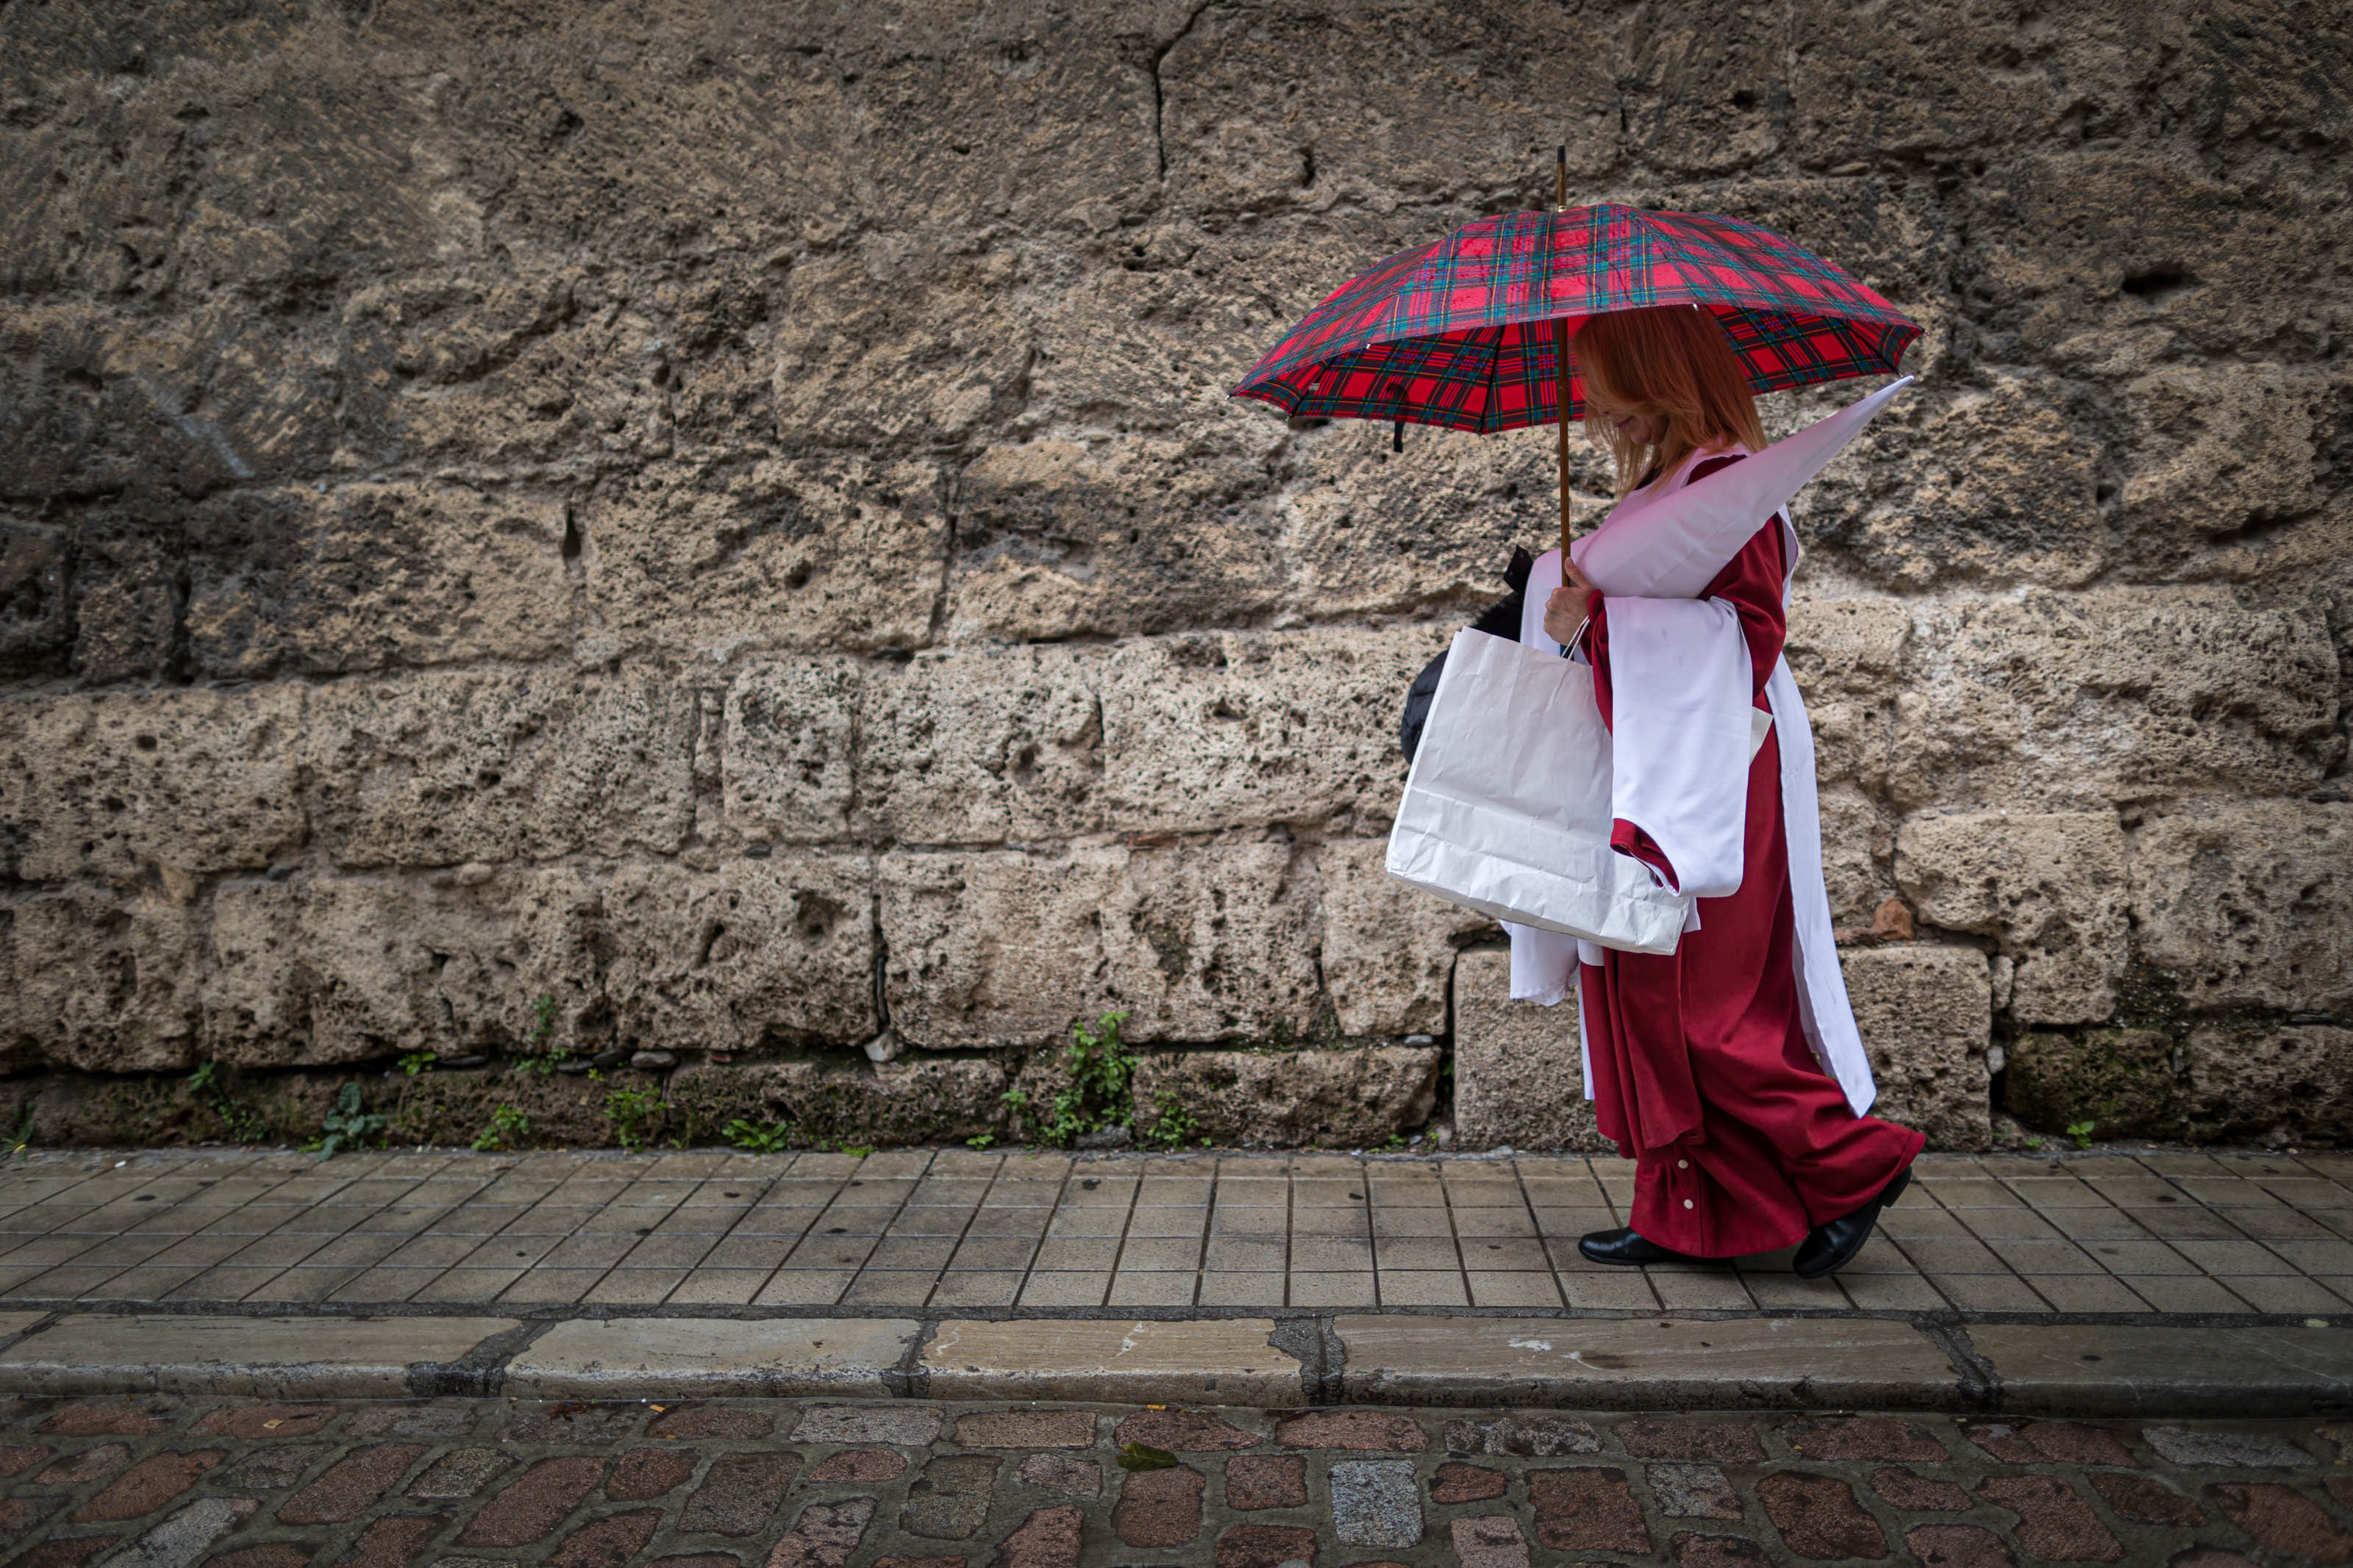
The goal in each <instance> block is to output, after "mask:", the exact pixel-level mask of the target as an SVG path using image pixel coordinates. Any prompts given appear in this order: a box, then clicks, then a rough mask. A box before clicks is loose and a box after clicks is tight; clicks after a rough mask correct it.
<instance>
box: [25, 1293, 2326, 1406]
mask: <svg viewBox="0 0 2353 1568" xmlns="http://www.w3.org/2000/svg"><path fill="white" fill-rule="evenodd" d="M140 1393H166V1394H248V1395H260V1396H267V1397H273V1398H309V1399H322V1398H393V1397H416V1396H424V1395H437V1394H504V1395H507V1396H509V1397H516V1398H530V1399H608V1400H620V1399H683V1398H712V1397H721V1396H730V1397H744V1396H753V1397H757V1396H764V1395H765V1396H779V1397H782V1396H795V1397H806V1396H811V1395H818V1396H827V1397H835V1398H844V1399H888V1398H903V1397H909V1396H914V1397H923V1398H934V1399H958V1400H972V1399H1005V1400H1057V1401H1090V1402H1102V1403H1113V1404H1166V1405H1264V1406H1276V1407H1280V1406H1285V1405H1449V1406H1457V1407H1468V1408H1497V1407H1504V1406H1529V1405H1533V1406H1550V1407H1556V1408H1565V1409H1594V1410H1858V1409H1880V1410H1909V1411H1921V1412H1944V1413H1950V1414H1954V1415H1968V1414H1977V1413H1982V1412H1988V1411H2000V1412H2006V1413H2015V1414H2020V1415H2073V1416H2265V1417H2283V1416H2309V1415H2340V1414H2343V1413H2344V1412H2345V1411H2346V1410H2347V1409H2348V1407H2353V1330H2347V1329H2337V1328H2328V1327H2316V1328H2302V1329H2296V1328H2278V1327H2234V1328H2214V1327H2210V1326H2190V1325H2163V1324H2158V1325H2122V1326H2117V1325H2099V1324H2041V1325H2019V1324H1978V1325H1976V1326H1974V1327H1971V1328H1968V1329H1957V1328H1952V1327H1945V1326H1931V1325H1924V1324H1915V1323H1908V1322H1905V1321H1898V1320H1893V1319H1853V1318H1847V1319H1788V1318H1779V1319H1776V1318H1759V1319H1730V1320H1727V1319H1714V1320H1697V1319H1661V1318H1641V1319H1627V1318H1608V1319H1599V1318H1587V1319H1567V1318H1518V1319H1514V1318H1493V1317H1479V1318H1442V1317H1426V1316H1407V1315H1377V1314H1370V1315H1345V1314H1344V1315H1336V1316H1335V1317H1332V1318H1331V1319H1329V1320H1326V1321H1322V1322H1320V1323H1318V1324H1316V1325H1315V1331H1312V1332H1311V1331H1306V1325H1305V1324H1304V1323H1303V1321H1302V1320H1297V1319H1292V1320H1287V1321H1283V1322H1280V1323H1278V1322H1276V1321H1273V1320H1271V1319H1264V1318H1261V1319H1255V1320H1252V1319H1231V1318H1220V1319H1198V1320H1192V1321H1183V1320H1167V1319H1158V1320H1135V1319H1130V1320H1124V1321H1123V1320H1099V1319H1040V1318H1026V1319H1013V1320H1004V1321H981V1320H955V1319H951V1320H946V1321H917V1320H913V1319H874V1318H797V1319H767V1320H758V1321H746V1320H742V1319H727V1318H708V1319H692V1318H606V1319H597V1318H586V1317H582V1318H574V1319H565V1320H558V1321H550V1322H543V1323H536V1322H535V1323H525V1322H522V1321H517V1320H514V1319H507V1318H471V1317H441V1318H436V1317H419V1316H407V1317H384V1318H359V1317H353V1318H325V1317H303V1318H285V1317H279V1318H269V1317H203V1316H196V1315H193V1314H156V1315H131V1314H113V1313H79V1314H58V1315H52V1314H47V1313H37V1312H15V1313H0V1394H55V1395H65V1394H140Z"/></svg>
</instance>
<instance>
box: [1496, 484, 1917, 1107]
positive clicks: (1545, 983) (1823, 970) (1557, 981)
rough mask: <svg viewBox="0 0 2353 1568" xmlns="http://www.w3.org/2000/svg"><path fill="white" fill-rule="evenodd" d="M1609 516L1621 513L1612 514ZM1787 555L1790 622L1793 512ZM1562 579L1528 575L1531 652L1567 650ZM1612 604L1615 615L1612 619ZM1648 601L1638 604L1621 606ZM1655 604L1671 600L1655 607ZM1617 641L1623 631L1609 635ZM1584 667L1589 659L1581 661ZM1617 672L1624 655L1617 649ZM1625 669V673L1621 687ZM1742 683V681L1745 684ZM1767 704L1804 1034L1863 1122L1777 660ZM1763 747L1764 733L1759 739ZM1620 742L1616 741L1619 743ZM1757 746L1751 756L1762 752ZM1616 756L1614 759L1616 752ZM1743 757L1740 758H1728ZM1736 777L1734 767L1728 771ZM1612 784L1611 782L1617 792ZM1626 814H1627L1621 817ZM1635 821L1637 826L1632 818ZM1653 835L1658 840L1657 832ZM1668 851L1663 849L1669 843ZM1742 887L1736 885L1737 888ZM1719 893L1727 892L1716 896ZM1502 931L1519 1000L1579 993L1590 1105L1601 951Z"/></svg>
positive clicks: (1863, 1073)
mask: <svg viewBox="0 0 2353 1568" xmlns="http://www.w3.org/2000/svg"><path fill="white" fill-rule="evenodd" d="M1717 455H1720V454H1713V453H1710V454H1699V453H1694V454H1693V455H1692V457H1691V458H1687V459H1686V460H1685V461H1684V463H1683V466H1682V467H1681V468H1678V469H1677V470H1676V472H1675V473H1674V474H1673V475H1672V476H1670V478H1669V479H1668V480H1667V481H1666V482H1665V483H1663V484H1653V485H1651V487H1649V488H1648V489H1645V490H1641V491H1637V492H1636V493H1635V494H1634V495H1631V496H1629V497H1627V498H1626V500H1624V501H1621V502H1620V509H1623V508H1625V507H1627V506H1629V505H1633V506H1636V507H1639V506H1641V505H1642V504H1646V503H1648V502H1649V501H1651V500H1656V499H1658V497H1660V496H1662V495H1665V494H1667V493H1669V492H1670V491H1672V490H1674V489H1680V488H1681V487H1682V486H1683V484H1684V483H1685V482H1687V480H1688V478H1689V475H1690V473H1691V470H1692V469H1693V468H1694V467H1696V466H1697V465H1698V464H1699V462H1701V461H1702V460H1703V458H1704V457H1712V456H1717ZM1611 515H1612V516H1616V515H1617V512H1616V511H1613V512H1612V513H1611ZM1781 543H1782V552H1783V558H1784V559H1785V560H1787V561H1788V570H1787V571H1786V572H1785V573H1784V574H1783V575H1782V578H1781V608H1782V611H1783V614H1784V615H1785V616H1786V615H1787V613H1788V607H1789V598H1790V588H1791V584H1793V583H1794V582H1795V580H1796V577H1797V570H1798V561H1799V555H1800V553H1801V551H1800V547H1799V542H1798V533H1797V530H1796V529H1794V528H1792V527H1791V526H1790V525H1789V523H1788V516H1787V512H1786V510H1785V511H1784V513H1783V518H1782V522H1781ZM1559 582H1560V552H1559V551H1557V550H1551V551H1546V552H1545V553H1544V554H1543V555H1542V556H1540V557H1538V559H1537V561H1536V563H1535V566H1534V567H1533V568H1532V569H1531V570H1530V571H1529V574H1528V586H1527V591H1526V595H1525V599H1524V600H1523V603H1522V606H1521V616H1520V640H1521V641H1522V642H1523V643H1525V644H1526V645H1527V646H1528V647H1538V648H1546V649H1549V650H1550V651H1551V652H1552V653H1554V654H1555V655H1556V656H1557V655H1558V654H1559V653H1560V651H1561V647H1560V644H1558V643H1556V642H1554V641H1553V640H1552V639H1551V638H1550V637H1547V636H1546V635H1545V632H1544V630H1543V625H1544V603H1545V600H1546V598H1547V597H1548V596H1549V595H1550V593H1551V589H1550V587H1548V586H1544V584H1558V583H1559ZM1617 602H1620V601H1614V602H1613V612H1612V613H1613V614H1615V610H1614V604H1615V603H1617ZM1621 602H1625V603H1642V602H1643V601H1640V600H1628V601H1621ZM1648 602H1649V603H1652V604H1657V603H1662V602H1664V601H1657V600H1652V601H1648ZM1683 602H1684V603H1687V604H1694V605H1696V604H1697V601H1683ZM1716 613H1718V614H1721V615H1725V616H1729V617H1730V618H1731V619H1732V621H1733V622H1734V627H1735V637H1736V640H1738V641H1739V642H1740V643H1741V648H1740V654H1741V659H1740V668H1741V670H1742V671H1743V672H1744V673H1745V674H1746V672H1750V671H1752V669H1753V667H1752V666H1751V665H1750V664H1749V662H1748V659H1747V649H1746V639H1745V638H1740V637H1738V632H1737V622H1738V617H1737V616H1732V615H1731V612H1730V609H1729V607H1728V606H1722V605H1718V606H1717V609H1716ZM1612 641H1613V644H1614V643H1615V641H1616V633H1615V630H1614V628H1613V632H1612ZM1579 661H1580V662H1582V658H1581V656H1579ZM1611 662H1612V666H1613V668H1616V667H1617V658H1616V657H1615V650H1614V649H1613V658H1612V660H1611ZM1623 678H1624V672H1623V671H1621V672H1620V679H1621V680H1622V679H1623ZM1744 686H1745V680H1744ZM1765 700H1766V701H1767V704H1768V705H1769V706H1770V708H1771V709H1772V713H1773V725H1774V727H1775V728H1776V729H1778V731H1780V735H1781V753H1780V755H1781V834H1782V843H1783V847H1784V850H1785V851H1786V855H1787V858H1788V867H1789V900H1790V906H1791V913H1792V915H1793V916H1794V917H1795V925H1796V937H1797V940H1796V942H1795V943H1794V952H1793V955H1792V956H1793V961H1794V966H1795V968H1796V970H1797V980H1798V1016H1799V1023H1800V1025H1801V1026H1803V1028H1804V1029H1805V1032H1806V1042H1807V1044H1808V1045H1810V1046H1811V1047H1813V1052H1814V1058H1815V1059H1816V1060H1817V1061H1818V1062H1820V1064H1821V1068H1822V1070H1823V1071H1824V1072H1826V1073H1828V1074H1829V1075H1830V1076H1831V1078H1833V1079H1837V1080H1838V1085H1839V1088H1840V1089H1841V1091H1842V1092H1843V1093H1844V1094H1845V1096H1846V1101H1847V1104H1848V1105H1849V1106H1850V1107H1851V1108H1852V1110H1853V1111H1854V1113H1855V1114H1856V1115H1857V1116H1861V1115H1862V1114H1864V1113H1865V1112H1866V1111H1868V1110H1870V1109H1871V1106H1872V1102H1873V1100H1876V1099H1877V1098H1878V1093H1879V1091H1878V1087H1877V1085H1876V1084H1875V1083H1874V1082H1873V1079H1872V1072H1871V1058H1870V1057H1869V1056H1868V1055H1867V1054H1866V1053H1865V1052H1864V1050H1863V1047H1862V1031H1861V1030H1860V1029H1858V1028H1857V1027H1856V1026H1855V1022H1854V1009H1853V1007H1852V1005H1851V1004H1850V1003H1849V1001H1848V999H1847V994H1846V976H1845V974H1844V973H1843V972H1842V971H1841V969H1840V967H1839V960H1838V948H1837V945H1836V943H1835V942H1834V941H1833V939H1832V937H1831V909H1830V894H1829V890H1828V889H1827V888H1826V887H1825V886H1824V884H1823V879H1822V827H1821V803H1820V795H1819V793H1818V788H1817V785H1816V783H1815V779H1814V734H1813V730H1812V728H1811V727H1810V724H1809V723H1808V721H1807V718H1806V705H1805V700H1804V699H1803V697H1801V696H1800V695H1799V691H1798V682H1797V678H1796V677H1795V676H1793V675H1792V674H1790V672H1789V661H1788V659H1787V658H1777V659H1776V660H1775V661H1774V664H1773V673H1772V674H1771V676H1770V677H1768V678H1767V680H1766V683H1765ZM1758 739H1760V740H1761V736H1759V737H1758ZM1612 740H1613V742H1615V740H1616V737H1615V735H1614V734H1613V736H1612ZM1755 749H1756V748H1755V746H1754V745H1753V744H1752V745H1751V746H1750V747H1749V748H1748V751H1747V752H1746V754H1747V755H1752V756H1753V755H1754V754H1755ZM1613 754H1614V752H1613ZM1729 754H1732V755H1740V754H1742V753H1740V752H1732V753H1729ZM1727 772H1729V770H1727ZM1736 777H1737V778H1738V779H1739V781H1740V789H1741V796H1740V798H1741V802H1742V812H1743V818H1744V821H1745V817H1746V798H1747V795H1746V791H1747V770H1746V768H1742V769H1740V770H1739V771H1738V773H1737V774H1736ZM1614 787H1615V782H1614V776H1613V789H1614ZM1619 815H1620V816H1624V815H1625V814H1624V813H1622V812H1621V813H1620V814H1619ZM1630 820H1638V819H1633V818H1630ZM1651 836H1652V837H1653V838H1656V837H1658V836H1657V834H1656V833H1655V832H1653V833H1652V835H1651ZM1662 847H1663V845H1662ZM1668 859H1669V861H1670V862H1671V863H1672V864H1673V865H1674V866H1675V867H1676V870H1677V873H1678V875H1683V874H1684V873H1683V863H1682V862H1681V861H1680V860H1678V859H1677V858H1675V856H1674V854H1673V853H1672V851H1670V852H1669V854H1668ZM1735 886H1737V882H1736V883H1735ZM1709 896H1711V897H1713V896H1720V895H1709ZM1683 929H1684V930H1685V931H1696V930H1698V929H1699V918H1698V906H1697V905H1696V904H1694V906H1693V910H1692V914H1691V917H1690V918H1689V920H1688V921H1687V922H1686V923H1685V925H1684V927H1683ZM1504 932H1505V934H1506V935H1508V936H1509V937H1510V939H1511V943H1512V987H1511V994H1512V999H1513V1000H1514V1001H1533V1002H1537V1003H1540V1004H1542V1005H1545V1006H1547V1007H1551V1006H1557V1005H1559V1004H1560V1003H1561V1002H1563V1001H1565V1000H1567V995H1568V987H1569V984H1570V982H1571V981H1572V980H1574V981H1575V983H1576V984H1577V1045H1578V1048H1579V1054H1580V1055H1581V1056H1582V1057H1583V1058H1584V1068H1585V1098H1586V1099H1588V1100H1590V1099H1592V1098H1593V1051H1592V1046H1591V1032H1590V1029H1589V1026H1588V1024H1587V1017H1588V1014H1589V1012H1590V1007H1589V1006H1588V997H1587V996H1586V995H1585V976H1584V973H1583V969H1582V965H1583V964H1587V963H1591V964H1599V963H1601V962H1602V951H1603V950H1602V949H1600V948H1599V947H1595V946H1593V945H1592V944H1591V943H1588V942H1578V941H1577V939H1576V938H1575V937H1570V936H1564V935H1561V934H1560V933H1558V932H1556V931H1538V930H1535V928H1533V927H1530V926H1523V925H1518V924H1514V922H1512V921H1504Z"/></svg>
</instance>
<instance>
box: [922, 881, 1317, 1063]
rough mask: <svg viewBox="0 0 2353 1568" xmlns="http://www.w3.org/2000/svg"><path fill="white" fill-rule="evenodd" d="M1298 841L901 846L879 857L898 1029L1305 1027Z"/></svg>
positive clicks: (1044, 1035) (1131, 1033) (987, 1035)
mask: <svg viewBox="0 0 2353 1568" xmlns="http://www.w3.org/2000/svg"><path fill="white" fill-rule="evenodd" d="M1301 871H1302V868H1301V867H1300V866H1299V865H1298V864H1297V863H1296V861H1295V857H1294V852H1293V848H1292V847H1291V846H1289V845H1285V844H1244V845H1230V846H1208V847H1198V848H1178V849H1168V850H1154V851H1146V850H1131V849H1127V848H1124V847H1095V848H1075V849H1071V850H1069V851H1066V852H1064V853H1061V854H1059V855H1046V854H1030V853H1028V852H1025V851H1018V850H1008V851H999V852H994V853H977V854H952V853H937V854H931V853H913V852H904V851H902V852H898V853H894V854H891V855H887V856H885V857H883V858H882V861H881V894H882V897H881V911H882V916H881V918H882V939H883V942H884V944H885V947H886V949H887V951H888V952H889V954H890V959H889V963H888V964H887V965H886V967H885V970H884V979H883V984H884V985H885V987H886V988H887V992H888V995H889V999H890V1009H891V1022H892V1028H893V1029H895V1030H896V1031H897V1032H898V1033H899V1034H901V1035H902V1036H903V1037H905V1038H906V1039H908V1040H909V1041H911V1042H913V1043H914V1044H916V1045H920V1046H927V1047H950V1046H1017V1045H1042V1044H1046V1043H1049V1042H1060V1040H1062V1039H1063V1038H1064V1037H1066V1035H1067V1033H1068V1031H1069V1029H1070V1026H1071V1022H1072V1021H1073V1020H1074V1019H1082V1018H1083V1019H1092V1018H1093V1017H1095V1016H1096V1015H1097V1014H1099V1013H1101V1012H1103V1011H1105V1010H1124V1011H1126V1012H1127V1013H1128V1014H1129V1018H1128V1021H1127V1025H1126V1029H1125V1033H1126V1036H1127V1037H1128V1038H1130V1039H1135V1040H1221V1039H1222V1040H1229V1039H1237V1038H1249V1037H1265V1036H1271V1035H1280V1034H1281V1033H1282V1032H1283V1031H1285V1030H1292V1031H1297V1032H1301V1033H1303V1032H1304V1030H1305V1027H1306V1026H1307V1024H1308V1022H1309V1019H1310V1017H1311V1016H1312V1015H1313V1013H1314V1006H1315V999H1316V984H1315V931H1316V919H1315V898H1314V886H1313V881H1312V879H1303V877H1302V875H1301Z"/></svg>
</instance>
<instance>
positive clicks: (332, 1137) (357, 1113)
mask: <svg viewBox="0 0 2353 1568" xmlns="http://www.w3.org/2000/svg"><path fill="white" fill-rule="evenodd" d="M390 1125H391V1123H390V1122H389V1121H386V1120H385V1118H384V1117H383V1116H381V1115H379V1114H377V1113H376V1112H375V1111H373V1110H368V1109H367V1101H366V1100H365V1099H364V1097H363V1096H362V1094H361V1092H360V1086H359V1085H358V1084H356V1083H352V1082H349V1081H346V1082H345V1083H344V1085H343V1088H341V1089H337V1090H336V1091H335V1103H334V1105H333V1106H332V1108H330V1109H329V1110H328V1111H327V1115H326V1120H325V1122H324V1124H323V1127H322V1131H321V1132H320V1134H319V1136H318V1137H316V1138H313V1139H311V1141H310V1142H307V1143H305V1144H303V1145H302V1152H304V1153H305V1154H316V1155H317V1156H319V1158H320V1159H322V1160H332V1159H333V1158H334V1157H335V1151H336V1150H338V1149H344V1148H361V1149H364V1148H365V1147H366V1146H367V1141H368V1140H369V1139H371V1138H374V1139H375V1140H377V1141H378V1142H382V1141H383V1139H384V1134H385V1128H387V1127H389V1126H390Z"/></svg>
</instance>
